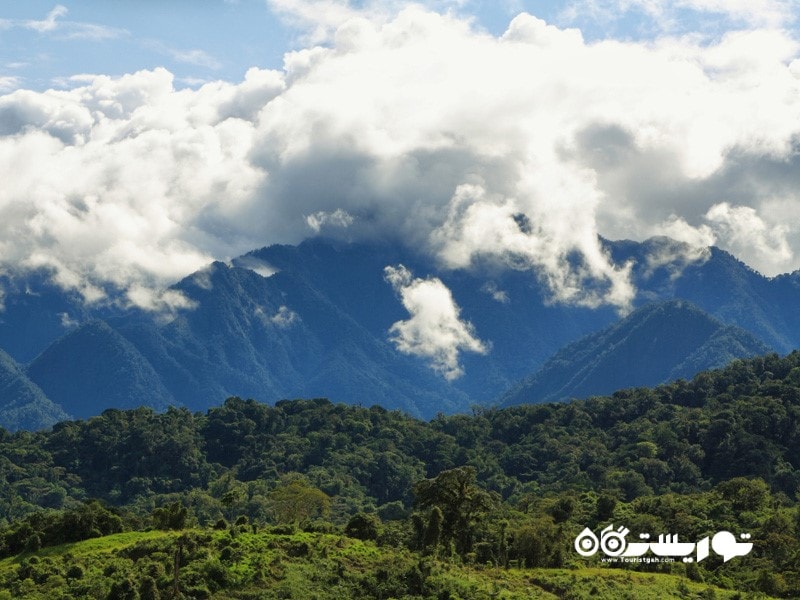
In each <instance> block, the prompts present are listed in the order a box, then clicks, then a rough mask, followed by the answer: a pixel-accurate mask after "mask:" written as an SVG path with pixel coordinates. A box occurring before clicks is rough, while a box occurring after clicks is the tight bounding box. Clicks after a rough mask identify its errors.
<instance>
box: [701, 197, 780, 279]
mask: <svg viewBox="0 0 800 600" xmlns="http://www.w3.org/2000/svg"><path fill="white" fill-rule="evenodd" d="M705 218H706V220H708V221H709V222H710V223H711V224H712V226H713V227H714V228H715V229H716V230H717V231H718V232H719V233H718V235H719V237H720V238H721V239H722V240H724V243H725V245H726V246H727V247H729V248H731V249H732V250H733V253H734V254H736V255H747V256H750V257H751V259H750V260H751V266H753V267H755V268H756V269H762V270H763V269H764V265H775V264H788V263H789V261H790V259H791V258H792V256H793V255H792V251H791V249H790V248H789V242H788V240H787V239H786V236H787V233H788V231H789V228H788V227H787V225H786V224H785V223H781V224H779V225H768V224H767V223H766V222H765V221H764V219H762V218H761V217H760V216H759V215H758V213H757V212H756V211H755V210H753V209H752V208H750V207H748V206H730V205H729V204H728V203H727V202H722V203H721V204H715V205H714V206H712V207H711V208H710V209H709V210H708V212H707V213H706V216H705Z"/></svg>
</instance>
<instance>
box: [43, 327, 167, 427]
mask: <svg viewBox="0 0 800 600" xmlns="http://www.w3.org/2000/svg"><path fill="white" fill-rule="evenodd" d="M27 374H28V377H30V379H31V380H33V381H34V382H35V383H36V384H37V385H38V386H39V387H40V388H41V389H42V390H43V391H44V393H45V394H46V395H47V397H48V398H50V399H51V400H52V401H53V402H56V403H58V404H59V405H60V406H61V408H63V409H64V410H65V411H67V412H69V413H71V414H72V415H74V416H76V417H78V418H88V417H90V416H92V415H97V414H100V413H101V412H102V411H103V410H105V409H106V408H110V407H113V408H135V407H138V406H143V405H144V406H150V407H152V408H155V409H157V410H163V409H165V408H166V407H167V406H168V405H169V404H173V403H174V402H175V401H174V399H173V398H172V396H171V395H170V394H169V392H168V391H167V390H166V388H165V387H164V385H163V384H162V383H161V380H160V379H159V377H158V375H157V374H156V372H155V370H154V369H153V367H152V365H150V363H149V362H148V361H147V359H145V358H144V357H143V356H142V355H141V353H140V352H139V351H138V350H137V349H136V348H135V347H134V346H133V344H131V343H130V342H128V341H127V340H126V339H125V338H124V337H122V336H121V335H120V334H119V333H117V332H116V331H114V330H113V329H112V328H111V327H109V326H108V325H107V324H106V323H105V322H103V321H91V322H89V323H87V324H85V325H82V326H81V327H79V328H77V329H76V330H74V331H72V332H71V333H68V334H67V335H65V336H64V337H63V338H61V339H59V340H58V341H56V342H55V343H54V344H52V345H51V346H50V347H49V348H48V349H47V350H45V351H44V352H43V353H42V354H41V355H39V356H38V357H37V358H36V360H34V361H33V362H32V363H31V364H30V366H29V367H28V369H27Z"/></svg>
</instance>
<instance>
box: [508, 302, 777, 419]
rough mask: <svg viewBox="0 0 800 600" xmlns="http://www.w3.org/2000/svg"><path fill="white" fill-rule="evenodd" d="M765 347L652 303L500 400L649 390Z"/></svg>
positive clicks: (561, 355)
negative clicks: (637, 389)
mask: <svg viewBox="0 0 800 600" xmlns="http://www.w3.org/2000/svg"><path fill="white" fill-rule="evenodd" d="M769 350H770V348H769V347H768V346H766V345H765V344H764V343H763V342H761V341H760V340H758V339H757V338H756V337H755V336H753V335H752V334H750V333H748V332H746V331H744V330H743V329H741V328H739V327H736V326H732V325H724V324H723V323H722V322H721V321H719V320H718V319H715V318H714V317H712V316H710V315H709V314H708V313H706V312H704V311H702V310H700V309H699V308H697V307H696V306H694V305H692V304H690V303H688V302H685V301H682V300H672V301H668V302H664V303H660V304H651V305H648V306H645V307H643V308H640V309H639V310H637V311H635V312H633V313H632V314H630V315H629V316H628V317H626V318H625V319H622V320H621V321H619V322H618V323H615V324H613V325H611V326H610V327H608V328H606V329H604V330H602V331H599V332H597V333H593V334H590V335H588V336H586V337H585V338H582V339H580V340H578V341H577V342H575V343H573V344H570V345H568V346H567V347H565V348H564V349H563V350H561V351H559V352H558V353H556V354H555V356H553V357H552V358H551V359H550V360H548V361H547V362H546V363H545V364H544V365H543V366H542V368H541V369H540V370H539V371H538V372H537V373H536V374H534V375H533V376H531V377H529V378H527V379H525V380H524V381H522V382H521V383H520V384H518V385H517V386H515V387H514V388H512V389H511V390H510V391H509V392H507V393H506V394H505V395H503V396H502V397H501V399H500V402H499V403H500V404H501V405H502V406H511V405H515V404H526V403H541V402H553V401H559V400H565V399H570V398H586V397H589V396H599V395H603V394H610V393H611V392H614V391H615V390H619V389H623V388H629V387H640V386H654V385H658V384H661V383H667V382H669V381H673V380H675V379H679V378H687V379H688V378H691V377H692V376H693V375H695V374H697V373H698V372H700V371H704V370H708V369H713V368H718V367H723V366H725V365H727V364H728V363H729V362H731V361H732V360H733V359H735V358H749V357H752V356H756V355H760V354H766V353H767V352H769Z"/></svg>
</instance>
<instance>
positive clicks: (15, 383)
mask: <svg viewBox="0 0 800 600" xmlns="http://www.w3.org/2000/svg"><path fill="white" fill-rule="evenodd" d="M68 418H70V417H69V415H68V414H67V413H65V412H64V411H63V410H62V409H61V408H60V407H58V406H56V405H55V404H54V403H53V402H51V401H50V400H48V398H47V396H45V394H44V392H42V390H41V389H40V388H39V386H37V385H36V384H35V383H33V382H32V381H31V380H30V379H28V377H27V376H26V375H25V373H24V372H23V371H22V369H20V368H19V366H18V365H17V363H15V362H14V359H13V358H11V357H10V356H9V355H8V354H6V353H5V352H3V351H2V350H0V427H4V428H6V429H9V430H11V431H15V430H17V429H31V430H36V429H44V428H47V427H50V426H51V425H53V424H54V423H57V422H58V421H63V420H64V419H68Z"/></svg>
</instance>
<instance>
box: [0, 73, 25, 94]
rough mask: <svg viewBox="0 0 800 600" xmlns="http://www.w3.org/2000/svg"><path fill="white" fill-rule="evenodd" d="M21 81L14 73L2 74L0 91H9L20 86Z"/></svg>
mask: <svg viewBox="0 0 800 600" xmlns="http://www.w3.org/2000/svg"><path fill="white" fill-rule="evenodd" d="M21 81H22V80H21V79H20V78H19V77H15V76H13V75H2V76H0V93H2V92H9V91H11V90H13V89H15V88H17V87H19V84H20V83H21Z"/></svg>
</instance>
